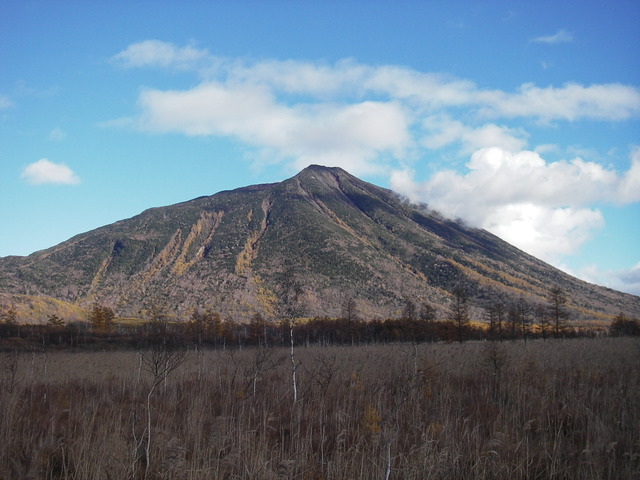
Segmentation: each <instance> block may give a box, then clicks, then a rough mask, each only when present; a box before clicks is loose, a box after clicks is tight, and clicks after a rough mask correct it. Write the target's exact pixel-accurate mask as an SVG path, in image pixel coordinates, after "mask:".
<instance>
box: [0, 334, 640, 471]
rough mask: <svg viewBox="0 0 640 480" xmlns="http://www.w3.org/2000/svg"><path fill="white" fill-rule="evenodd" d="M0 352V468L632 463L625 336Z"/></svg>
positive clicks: (637, 379)
mask: <svg viewBox="0 0 640 480" xmlns="http://www.w3.org/2000/svg"><path fill="white" fill-rule="evenodd" d="M292 360H293V362H292ZM1 362H2V363H1V364H0V367H1V370H0V411H1V412H2V413H1V415H2V417H1V421H0V479H7V480H9V479H65V480H66V479H118V480H120V479H143V478H148V479H194V480H195V479H267V480H268V479H305V480H322V479H326V480H330V479H331V480H334V479H335V480H338V479H341V480H342V479H345V480H346V479H367V480H369V479H381V480H382V479H407V480H409V479H421V480H423V479H505V480H507V479H611V480H613V479H616V480H620V479H633V478H640V343H639V342H638V340H637V339H632V338H597V339H572V340H547V341H542V340H535V341H529V342H527V343H524V342H520V341H518V342H502V343H500V342H495V343H493V342H467V343H463V344H420V345H413V344H402V345H389V346H383V345H381V346H361V347H357V346H356V347H324V348H316V347H307V348H302V347H297V348H296V349H295V353H294V357H293V359H292V358H291V351H290V350H289V349H281V348H259V347H254V348H245V349H242V350H237V349H236V350H232V349H226V350H201V351H193V350H192V351H189V352H186V353H180V352H173V351H168V350H165V351H162V350H154V351H145V352H136V351H118V352H77V353H73V352H55V353H54V352H44V353H43V352H37V353H3V354H2V360H1ZM292 373H295V375H292ZM294 377H295V391H296V397H295V399H294V395H293V392H294V383H293V378H294Z"/></svg>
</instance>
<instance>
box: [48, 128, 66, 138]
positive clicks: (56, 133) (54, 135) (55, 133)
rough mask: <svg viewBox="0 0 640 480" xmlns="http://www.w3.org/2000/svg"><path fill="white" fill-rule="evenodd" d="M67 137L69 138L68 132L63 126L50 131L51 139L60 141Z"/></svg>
mask: <svg viewBox="0 0 640 480" xmlns="http://www.w3.org/2000/svg"><path fill="white" fill-rule="evenodd" d="M65 138H67V134H66V132H64V131H63V130H62V129H61V128H58V127H56V128H54V129H53V130H51V131H50V132H49V140H54V141H60V140H64V139H65Z"/></svg>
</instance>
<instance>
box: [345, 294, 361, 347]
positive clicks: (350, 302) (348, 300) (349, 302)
mask: <svg viewBox="0 0 640 480" xmlns="http://www.w3.org/2000/svg"><path fill="white" fill-rule="evenodd" d="M342 318H344V319H345V320H346V321H347V335H348V336H349V340H350V342H351V345H353V323H354V322H357V321H358V305H357V303H356V299H355V298H353V297H352V296H351V295H348V296H346V297H345V298H344V300H343V301H342Z"/></svg>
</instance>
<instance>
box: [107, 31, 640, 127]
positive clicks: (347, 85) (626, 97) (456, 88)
mask: <svg viewBox="0 0 640 480" xmlns="http://www.w3.org/2000/svg"><path fill="white" fill-rule="evenodd" d="M112 60H113V61H114V62H116V63H119V64H121V65H124V66H127V67H172V68H180V69H191V70H193V71H195V72H197V73H198V74H199V75H200V76H201V77H202V78H204V79H206V80H205V82H204V83H203V85H207V84H209V83H214V84H218V85H220V86H221V87H222V88H227V87H228V88H231V89H234V88H238V86H245V87H249V86H252V87H262V88H264V89H266V90H267V91H268V92H269V93H270V94H271V95H273V96H274V97H278V98H280V96H282V95H284V96H291V95H307V96H311V97H312V98H313V99H314V100H321V101H329V102H335V101H345V100H347V101H352V102H353V101H355V102H360V101H364V100H376V101H379V100H382V101H390V100H392V101H398V102H401V103H402V104H403V105H405V106H406V107H407V108H410V109H412V111H414V112H415V113H416V114H418V115H419V116H424V117H428V116H431V115H433V114H434V113H436V112H441V111H442V110H443V109H452V108H466V109H467V111H468V112H469V113H471V114H476V115H481V116H483V117H485V118H487V117H489V118H519V117H522V118H532V119H534V120H538V121H542V122H549V121H553V120H564V121H576V120H579V119H594V120H614V121H616V120H617V121H619V120H624V119H627V118H629V117H631V116H637V115H638V114H640V92H639V91H638V90H637V89H636V88H634V87H631V86H627V85H620V84H597V85H591V86H584V85H580V84H576V83H572V84H567V85H564V86H562V87H554V86H547V87H539V86H536V85H533V84H529V83H527V84H523V85H521V86H520V87H518V88H517V89H516V90H515V91H514V92H507V91H503V90H488V89H482V88H479V87H478V86H476V85H475V84H474V83H473V82H471V81H469V80H465V79H458V78H453V77H450V76H446V75H443V74H434V73H424V72H419V71H416V70H413V69H410V68H407V67H401V66H395V65H380V66H371V65H365V64H360V63H357V62H356V61H354V60H350V59H345V60H341V61H338V62H336V63H335V64H326V63H322V62H315V63H314V62H303V61H295V60H285V61H280V60H274V59H266V60H261V61H256V62H249V61H243V60H240V59H228V58H223V57H215V56H212V55H210V54H209V53H208V52H207V51H206V50H204V49H196V48H194V47H191V46H187V47H177V46H175V45H173V44H171V43H166V42H162V41H159V40H147V41H144V42H140V43H136V44H132V45H129V46H128V47H127V48H126V49H125V50H123V51H122V52H120V53H118V54H117V55H115V56H114V57H113V58H112ZM200 87H201V86H199V87H196V88H195V90H197V89H199V88H200ZM299 100H300V99H291V98H288V101H289V103H290V102H291V101H299Z"/></svg>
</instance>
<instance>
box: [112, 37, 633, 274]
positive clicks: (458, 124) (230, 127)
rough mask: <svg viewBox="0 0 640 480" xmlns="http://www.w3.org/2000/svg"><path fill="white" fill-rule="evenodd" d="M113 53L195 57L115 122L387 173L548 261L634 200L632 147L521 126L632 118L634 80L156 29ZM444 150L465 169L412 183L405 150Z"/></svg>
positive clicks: (128, 60)
mask: <svg viewBox="0 0 640 480" xmlns="http://www.w3.org/2000/svg"><path fill="white" fill-rule="evenodd" d="M567 35H568V33H567V32H564V31H560V32H558V33H557V34H555V35H553V36H549V38H548V39H547V40H540V39H536V41H541V42H547V43H549V42H552V41H562V40H563V39H564V41H567V40H566V38H567ZM552 37H553V39H552ZM540 38H543V37H540ZM114 61H116V62H120V63H122V64H124V65H126V66H128V67H134V66H135V67H155V68H158V67H159V68H166V69H191V70H192V71H193V72H194V74H196V75H197V76H198V77H199V83H198V84H197V85H195V86H193V87H191V88H186V89H180V90H160V89H154V88H147V89H144V90H142V91H141V93H140V95H139V98H138V103H137V109H138V111H137V113H136V114H134V115H133V116H131V117H129V118H125V119H119V120H117V121H112V122H111V125H119V126H124V127H128V128H132V127H133V128H137V129H139V130H141V131H145V132H150V133H158V134H162V133H181V134H184V135H191V136H225V137H230V138H234V139H237V140H239V141H241V142H242V143H243V144H245V145H246V146H248V147H250V148H251V149H252V151H253V152H254V153H255V155H254V158H256V159H267V158H268V162H269V163H275V162H284V163H287V164H289V165H291V166H292V167H294V168H302V167H304V166H306V165H308V164H310V163H318V164H324V165H331V166H341V167H344V168H346V169H348V170H350V171H352V172H353V173H355V174H363V173H371V172H377V173H385V174H388V175H390V176H391V178H392V186H393V187H394V188H395V189H396V190H398V191H400V192H401V193H404V194H406V195H407V196H409V197H410V198H412V199H415V200H419V201H426V202H428V203H429V204H430V205H432V206H433V207H434V208H437V209H439V210H441V211H443V213H445V214H448V215H451V216H455V217H460V218H463V219H465V220H467V221H469V222H471V223H473V224H474V225H477V226H481V227H484V228H487V229H489V230H491V231H493V232H494V233H496V234H498V235H500V236H502V237H503V238H505V239H506V240H508V241H510V242H511V243H513V244H515V245H516V246H519V247H520V248H523V249H525V250H527V251H529V252H530V253H534V254H536V255H538V256H540V257H542V258H545V259H547V260H551V261H553V260H555V259H557V258H559V257H561V256H562V255H565V254H570V253H572V252H573V251H575V249H576V248H577V247H578V246H579V245H580V244H581V243H583V242H584V241H586V239H588V238H589V236H590V235H591V234H592V233H593V232H594V231H595V230H597V229H599V228H601V227H602V225H603V221H604V220H603V216H602V214H601V212H600V211H599V210H598V209H597V208H595V207H594V205H595V204H596V203H597V202H609V203H630V202H638V201H640V193H639V192H640V150H639V149H633V150H632V153H631V166H630V168H629V170H627V171H626V172H622V173H620V172H616V171H614V170H612V169H610V168H608V167H604V166H602V165H600V164H598V163H596V162H593V161H586V160H584V159H583V158H581V157H577V158H574V159H573V160H568V161H556V162H551V161H547V160H546V159H545V158H543V157H542V156H541V155H542V154H543V152H545V151H547V152H548V151H549V150H548V149H549V148H550V147H549V146H546V150H545V149H544V148H542V147H540V149H539V150H538V153H536V152H535V151H529V150H528V148H529V147H528V143H529V141H530V135H529V132H528V131H527V130H526V126H527V125H531V124H535V125H536V126H538V127H543V128H557V127H558V125H559V124H561V123H562V122H579V121H599V122H622V121H625V120H627V119H630V118H634V117H638V116H639V115H640V91H639V90H638V88H636V87H634V86H629V85H622V84H617V83H611V84H594V85H581V84H577V83H570V84H565V85H562V86H545V87H540V86H537V85H534V84H529V83H527V84H523V85H520V86H519V87H517V88H516V89H515V90H513V91H506V90H498V89H486V88H480V87H478V86H477V85H476V84H475V83H474V82H472V81H469V80H466V79H460V78H454V77H450V76H446V75H443V74H435V73H429V72H420V71H416V70H413V69H410V68H406V67H401V66H395V65H367V64H362V63H358V62H356V61H354V60H351V59H344V60H341V61H339V62H336V63H333V64H327V63H325V62H303V61H293V60H285V61H282V60H275V59H262V60H260V61H245V60H241V59H228V58H221V57H215V56H213V55H211V54H210V53H209V52H208V51H207V50H202V49H197V48H195V47H192V46H188V47H177V46H175V45H172V44H167V43H164V42H160V41H157V40H154V41H148V42H142V43H140V44H134V45H130V46H129V47H127V48H126V49H125V50H123V52H120V53H119V54H117V55H116V56H115V57H114ZM506 123H509V125H506ZM106 124H109V123H106ZM440 149H448V151H451V150H452V149H453V150H454V151H455V152H457V155H462V156H465V157H466V158H469V159H470V160H469V161H468V163H467V165H466V171H464V172H455V171H453V170H449V169H448V168H447V167H446V166H442V165H441V166H440V167H439V168H440V170H439V171H438V170H437V168H436V173H435V174H434V175H433V176H432V177H431V178H430V179H429V180H428V181H427V182H424V183H419V182H415V181H414V180H413V173H412V172H413V170H412V165H413V162H415V159H416V158H428V157H433V155H434V152H436V151H438V150H440Z"/></svg>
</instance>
